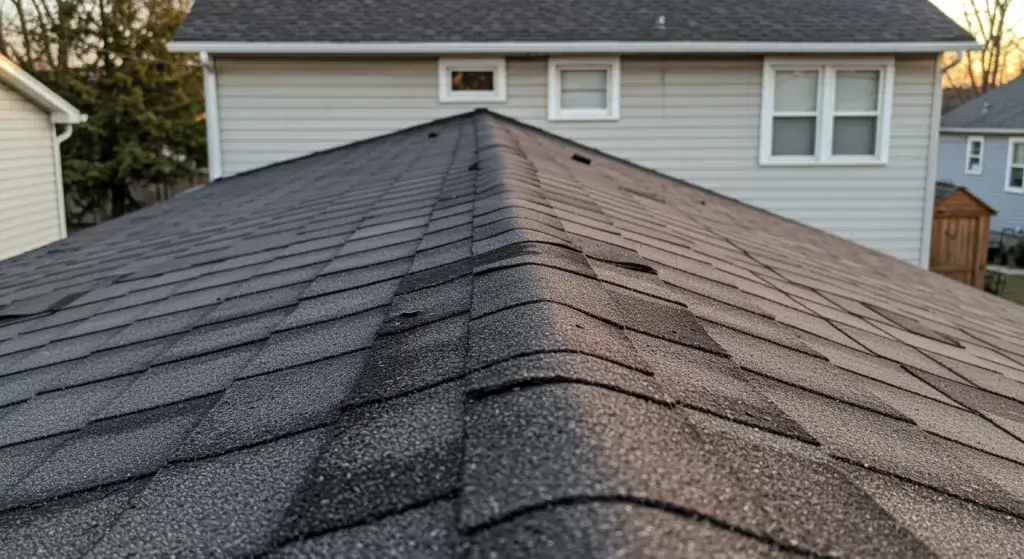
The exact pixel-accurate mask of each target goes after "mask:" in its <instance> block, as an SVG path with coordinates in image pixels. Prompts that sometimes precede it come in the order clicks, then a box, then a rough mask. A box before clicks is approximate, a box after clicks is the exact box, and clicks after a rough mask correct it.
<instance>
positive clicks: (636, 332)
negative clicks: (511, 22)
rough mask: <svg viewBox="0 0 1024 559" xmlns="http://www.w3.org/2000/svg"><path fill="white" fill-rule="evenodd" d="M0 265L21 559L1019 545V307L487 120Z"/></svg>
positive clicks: (253, 184) (809, 553) (435, 127)
mask: <svg viewBox="0 0 1024 559" xmlns="http://www.w3.org/2000/svg"><path fill="white" fill-rule="evenodd" d="M750 186H751V187H752V188H755V187H757V186H759V183H758V182H756V181H755V182H753V183H751V185H750ZM83 255H86V256H83ZM89 255H100V256H102V257H89ZM8 271H9V272H8ZM5 272H8V273H4V274H0V339H2V340H4V341H2V342H0V406H2V409H0V542H3V543H2V551H0V555H4V556H5V557H17V558H21V557H313V558H315V557H324V558H329V557H346V558H347V557H352V558H387V557H394V558H416V559H418V558H447V557H509V558H526V557H529V558H533V557H538V558H550V559H558V558H574V559H575V558H581V559H589V558H597V559H603V558H607V557H626V558H631V557H898V558H904V557H906V558H925V557H944V558H952V557H994V558H1004V557H1005V558H1010V557H1019V556H1020V554H1021V550H1022V549H1024V484H1022V480H1024V443H1022V442H1021V440H1020V437H1022V436H1024V423H1022V418H1024V382H1022V381H1024V345H1022V344H1021V343H1020V332H1021V331H1022V330H1024V307H1020V306H1017V305H1013V304H1010V303H1008V302H1006V301H1004V300H1001V299H998V298H996V297H994V296H992V295H990V294H987V293H985V292H983V291H982V290H980V289H975V288H972V287H969V286H966V285H963V284H959V283H956V282H953V281H951V280H949V279H947V278H944V277H941V276H938V275H935V274H932V273H929V272H927V271H925V270H922V269H920V268H919V267H916V266H913V265H910V264H907V263H904V262H900V261H897V260H894V259H892V258H889V257H887V256H885V255H882V254H879V253H877V252H875V251H872V250H868V249H866V248H863V247H861V246H858V245H856V244H854V243H851V242H848V241H844V240H842V239H838V238H836V237H834V236H831V235H827V234H825V233H822V232H821V231H818V230H815V229H812V228H809V227H805V226H803V225H800V224H797V223H794V222H792V221H791V220H787V219H782V218H779V217H777V216H775V215H772V214H770V213H768V212H766V211H763V210H760V209H756V208H753V207H751V206H748V205H746V204H743V203H740V202H737V201H735V200H732V199H729V198H725V197H723V196H720V195H717V194H715V193H712V192H710V191H707V190H703V189H699V188H695V187H692V186H689V185H688V184H687V183H685V182H682V181H677V180H674V179H671V178H669V177H666V176H664V175H661V174H657V173H654V172H651V171H648V170H646V169H643V168H639V167H636V166H635V165H633V164H630V163H627V162H624V161H622V160H619V159H615V158H612V157H609V156H607V155H605V154H603V153H600V152H596V151H593V150H591V149H589V148H586V147H584V146H581V145H579V144H575V143H571V142H568V141H566V140H564V139H561V138H559V137H556V136H552V135H550V134H548V133H545V132H543V131H540V130H538V129H536V128H531V127H528V126H525V125H523V124H521V123H518V122H515V121H512V120H509V119H507V118H505V117H501V116H498V115H495V114H493V113H488V112H484V111H477V112H474V113H470V114H466V115H463V116H458V117H454V118H449V119H447V120H445V121H440V122H434V123H431V124H428V125H424V126H420V127H418V128H412V129H408V130H404V131H401V132H398V133H395V134H392V135H389V136H385V137H382V138H377V139H375V140H371V141H367V142H362V143H357V144H353V145H350V146H347V147H343V148H339V149H336V150H332V151H328V152H325V153H322V154H318V155H315V156H312V157H306V158H302V159H297V160H293V161H289V162H286V163H281V164H279V165H276V166H272V167H267V168H264V169H259V170H254V171H252V172H249V173H245V174H239V175H236V176H234V177H231V178H228V179H225V180H221V181H216V182H214V183H213V184H210V185H208V186H205V187H202V188H200V189H197V190H195V191H192V192H189V193H187V194H183V195H179V196H178V197H176V198H175V199H173V200H170V201H168V202H164V203H162V204H158V205H155V206H151V207H149V208H145V209H142V210H140V211H138V212H135V213H132V214H130V215H127V216H124V217H121V218H118V219H114V220H112V221H109V222H107V223H104V224H103V225H102V226H100V227H96V228H93V229H90V230H88V231H85V232H83V233H82V234H79V235H75V236H73V237H71V238H69V239H67V240H65V241H62V242H61V243H59V244H57V245H56V246H55V250H48V251H35V252H32V253H29V254H25V255H22V256H21V257H17V258H15V259H14V260H12V261H11V262H10V264H9V267H8V269H7V270H5Z"/></svg>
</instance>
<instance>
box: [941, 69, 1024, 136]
mask: <svg viewBox="0 0 1024 559" xmlns="http://www.w3.org/2000/svg"><path fill="white" fill-rule="evenodd" d="M942 127H943V128H978V129H991V130H998V129H1005V130H1015V131H1019V130H1024V75H1021V76H1020V77H1018V78H1017V79H1015V80H1013V81H1012V82H1010V83H1007V84H1004V85H1003V86H1001V87H997V88H995V89H993V90H991V91H989V92H988V93H985V94H984V95H980V96H978V97H975V98H974V99H971V100H970V101H968V102H966V103H964V104H963V105H960V106H959V107H957V108H955V109H953V110H952V111H949V112H948V113H946V114H944V115H942Z"/></svg>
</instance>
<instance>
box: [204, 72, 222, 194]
mask: <svg viewBox="0 0 1024 559" xmlns="http://www.w3.org/2000/svg"><path fill="white" fill-rule="evenodd" d="M199 63H200V64H201V65H202V67H203V101H204V104H205V108H206V157H207V160H208V165H209V171H210V180H211V181H215V180H217V179H219V178H220V177H221V175H222V171H221V159H220V156H221V152H220V113H219V111H218V107H219V104H218V101H217V66H216V65H215V64H214V62H213V57H212V56H210V54H209V53H207V52H201V53H199Z"/></svg>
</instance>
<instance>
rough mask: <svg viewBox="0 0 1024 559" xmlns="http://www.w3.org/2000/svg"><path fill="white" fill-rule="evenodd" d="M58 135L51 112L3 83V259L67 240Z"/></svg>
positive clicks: (0, 244)
mask: <svg viewBox="0 0 1024 559" xmlns="http://www.w3.org/2000/svg"><path fill="white" fill-rule="evenodd" d="M53 130H54V128H53V125H52V124H51V123H50V115H49V114H48V113H47V112H46V111H43V110H41V109H39V108H38V107H36V106H35V105H33V104H32V103H30V102H29V101H27V100H26V99H25V98H24V97H22V96H21V95H20V94H18V93H17V92H15V91H13V90H11V89H10V88H8V87H7V86H6V85H4V84H2V83H0V259H3V258H9V257H11V256H14V255H16V254H20V253H22V252H25V251H28V250H32V249H34V248H37V247H40V246H42V245H45V244H48V243H52V242H54V241H57V240H59V239H60V238H61V235H62V234H61V221H60V220H62V219H63V216H62V215H60V205H59V204H58V200H57V174H56V173H57V162H56V161H55V157H56V156H55V153H54V142H55V140H54V135H53ZM0 266H2V265H0Z"/></svg>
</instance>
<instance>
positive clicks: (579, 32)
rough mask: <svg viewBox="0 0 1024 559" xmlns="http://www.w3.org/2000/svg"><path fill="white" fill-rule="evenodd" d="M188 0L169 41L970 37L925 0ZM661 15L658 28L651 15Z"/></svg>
mask: <svg viewBox="0 0 1024 559" xmlns="http://www.w3.org/2000/svg"><path fill="white" fill-rule="evenodd" d="M428 4H429V9H424V7H425V5H424V2H421V1H416V0H373V1H369V0H341V1H339V0H197V2H196V3H195V7H194V8H193V9H192V13H191V14H190V15H189V16H188V19H187V20H185V23H184V24H183V26H182V27H181V29H180V30H179V31H178V33H177V34H176V35H175V40H176V41H242V42H263V41H268V42H337V43H355V42H393V41H398V42H491V41H513V42H534V41H537V42H566V41H728V42H734V41H735V42H748V41H751V42H800V43H803V42H855V43H863V42H931V41H973V38H972V37H971V36H970V34H968V33H967V32H966V31H964V30H963V29H961V28H960V27H959V26H958V25H957V24H956V23H954V22H953V21H952V20H950V19H949V18H948V17H947V16H946V15H944V14H943V13H942V12H941V11H940V10H939V9H938V8H936V7H935V6H934V5H932V4H931V3H930V2H928V0H859V1H857V2H850V1H848V0H772V1H765V0H726V1H723V0H688V1H686V2H680V1H678V0H632V1H630V2H623V1H621V0H557V1H554V0H498V1H489V2H481V1H479V0H434V1H431V2H429V3H428ZM659 16H665V19H666V21H665V24H666V26H665V27H666V28H665V30H664V31H657V30H655V28H654V27H655V21H656V20H657V18H658V17H659Z"/></svg>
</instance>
